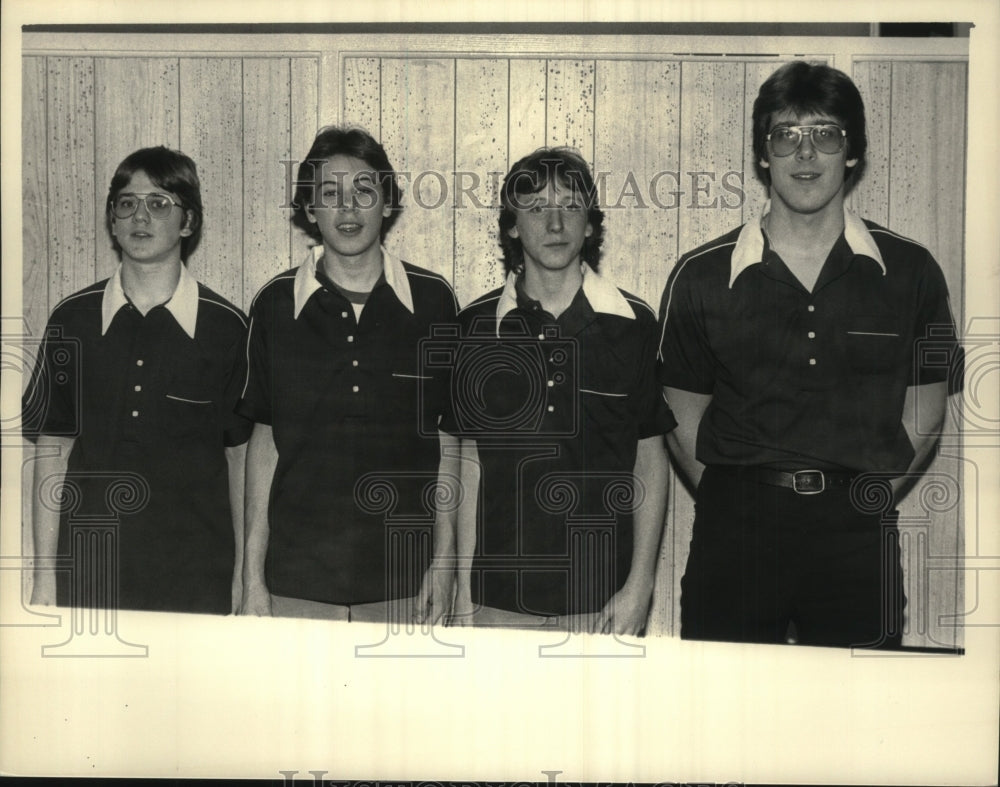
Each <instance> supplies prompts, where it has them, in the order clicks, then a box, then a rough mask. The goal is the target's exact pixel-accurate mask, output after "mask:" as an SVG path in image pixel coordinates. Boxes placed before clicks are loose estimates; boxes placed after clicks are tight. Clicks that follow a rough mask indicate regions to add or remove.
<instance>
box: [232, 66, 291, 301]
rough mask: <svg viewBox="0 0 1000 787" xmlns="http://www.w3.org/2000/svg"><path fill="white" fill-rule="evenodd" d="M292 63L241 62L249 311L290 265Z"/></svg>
mask: <svg viewBox="0 0 1000 787" xmlns="http://www.w3.org/2000/svg"><path fill="white" fill-rule="evenodd" d="M290 83H291V64H290V62H289V60H288V59H287V58H247V59H246V60H244V61H243V107H244V110H243V170H244V173H245V182H244V187H243V200H244V201H243V205H244V207H243V213H244V216H245V221H244V224H243V271H242V287H241V291H240V297H239V299H238V300H237V301H236V304H237V305H239V306H241V307H242V308H244V309H246V308H248V307H249V305H250V300H251V299H252V298H253V296H254V293H255V292H257V290H258V289H259V288H260V286H261V284H262V283H263V282H264V281H266V280H267V278H269V277H268V275H267V274H268V272H269V271H273V270H275V269H277V270H281V269H283V268H287V267H288V264H289V259H288V255H289V247H288V239H289V235H288V219H287V217H286V214H285V211H284V209H283V203H284V200H285V193H286V192H285V188H286V180H285V177H286V170H285V164H283V163H282V162H286V161H289V160H290V159H291V158H292V151H291V113H292V110H291V86H290Z"/></svg>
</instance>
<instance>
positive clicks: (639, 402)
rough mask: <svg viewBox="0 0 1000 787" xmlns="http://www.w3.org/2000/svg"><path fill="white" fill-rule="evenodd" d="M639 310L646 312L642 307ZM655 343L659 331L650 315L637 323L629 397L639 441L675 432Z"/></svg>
mask: <svg viewBox="0 0 1000 787" xmlns="http://www.w3.org/2000/svg"><path fill="white" fill-rule="evenodd" d="M643 308H646V307H645V304H643ZM658 340H659V331H658V329H657V325H656V321H655V320H654V319H653V317H652V314H651V312H650V316H649V318H648V319H642V320H641V322H640V347H639V353H640V355H639V370H638V374H637V375H636V389H635V393H634V394H633V396H632V397H631V401H632V406H633V411H634V413H635V417H636V421H637V424H638V430H639V439H640V440H642V439H644V438H647V437H655V436H656V435H661V434H666V433H667V432H671V431H673V430H674V429H676V428H677V419H675V418H674V414H673V412H672V411H671V409H670V406H669V405H668V404H667V400H666V398H665V397H664V396H663V387H662V384H661V382H660V369H659V362H658V360H657V357H656V356H657V353H656V350H657V342H658Z"/></svg>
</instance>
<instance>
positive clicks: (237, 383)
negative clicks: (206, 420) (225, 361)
mask: <svg viewBox="0 0 1000 787" xmlns="http://www.w3.org/2000/svg"><path fill="white" fill-rule="evenodd" d="M246 348H247V344H246V332H245V331H244V332H243V333H242V334H241V336H240V338H239V340H238V341H237V342H235V343H234V344H233V345H232V347H231V348H230V351H229V358H230V361H231V362H230V366H229V373H228V376H227V378H226V388H225V392H224V405H223V407H224V410H223V418H222V429H223V443H224V444H225V446H226V447H227V448H228V447H232V446H237V445H243V443H245V442H246V441H247V440H249V439H250V433H251V432H252V431H253V421H251V420H250V419H249V418H247V417H246V416H243V415H240V414H239V413H238V412H237V410H236V408H237V405H238V404H239V401H240V396H241V394H242V393H243V385H244V383H245V382H246V376H247V375H246V371H247V362H246V357H247V356H246Z"/></svg>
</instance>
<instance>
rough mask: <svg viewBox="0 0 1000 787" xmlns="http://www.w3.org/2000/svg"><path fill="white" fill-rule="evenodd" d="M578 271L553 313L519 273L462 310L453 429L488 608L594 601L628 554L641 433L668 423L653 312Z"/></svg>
mask: <svg viewBox="0 0 1000 787" xmlns="http://www.w3.org/2000/svg"><path fill="white" fill-rule="evenodd" d="M582 269H583V271H584V280H583V286H582V287H581V288H580V290H579V291H578V292H577V294H576V297H575V299H574V300H573V302H572V303H571V304H570V306H569V307H568V308H567V309H566V311H565V312H563V313H562V314H561V315H559V317H558V318H553V316H552V315H551V314H549V313H548V312H546V311H544V310H543V309H542V307H541V305H540V304H539V303H538V302H536V301H532V300H530V299H529V298H528V297H527V296H526V295H525V294H524V292H523V291H521V288H520V286H519V285H518V280H517V277H515V276H514V275H511V276H510V277H509V278H508V280H507V284H506V286H505V287H503V288H501V289H498V290H495V291H494V292H491V293H489V294H487V295H484V296H483V297H481V298H479V299H478V300H476V301H474V302H473V303H472V304H470V305H469V306H468V307H467V308H465V309H464V310H463V311H462V312H461V314H460V315H459V321H460V325H461V340H460V342H459V345H458V351H457V353H456V356H455V363H454V371H453V385H452V412H451V413H450V415H449V419H448V427H449V431H451V432H454V433H455V434H458V435H461V436H463V437H465V438H472V439H475V440H476V443H477V447H478V451H479V459H480V462H481V465H482V471H481V480H480V491H479V494H480V498H479V500H480V512H481V519H480V521H479V522H478V526H477V539H476V556H475V559H474V563H473V574H472V584H473V600H474V601H476V602H478V603H482V604H485V605H487V606H491V607H499V608H502V609H508V610H512V611H516V612H523V613H530V614H539V615H559V614H573V613H580V612H595V611H598V610H600V609H601V607H603V605H604V604H605V603H606V602H607V601H608V600H609V599H610V597H611V596H612V595H613V594H614V593H615V592H616V591H617V590H618V589H619V588H620V587H621V585H622V584H623V583H624V582H625V580H626V579H627V577H628V571H629V567H630V565H631V558H632V510H633V508H634V505H635V502H636V501H635V499H634V497H633V479H634V473H633V471H634V466H635V459H636V453H637V445H638V441H639V440H641V439H644V438H647V437H653V436H656V435H662V434H664V433H666V432H669V431H670V430H671V429H673V428H674V427H675V426H676V422H675V421H674V418H673V415H672V413H671V412H670V409H669V408H668V407H667V406H666V403H665V401H664V399H663V396H662V392H661V389H660V385H659V382H658V378H657V373H656V342H657V330H656V319H655V315H654V313H653V311H652V310H651V309H650V308H649V307H648V306H647V305H646V304H645V303H643V302H642V301H641V300H639V299H638V298H635V297H634V296H632V295H629V294H627V293H624V292H623V291H621V290H619V289H617V288H616V287H614V286H613V285H612V284H610V283H609V282H608V281H607V280H605V279H603V278H602V277H601V276H599V275H598V274H597V273H595V272H593V271H592V270H591V269H590V267H589V266H588V265H585V264H584V265H583V266H582Z"/></svg>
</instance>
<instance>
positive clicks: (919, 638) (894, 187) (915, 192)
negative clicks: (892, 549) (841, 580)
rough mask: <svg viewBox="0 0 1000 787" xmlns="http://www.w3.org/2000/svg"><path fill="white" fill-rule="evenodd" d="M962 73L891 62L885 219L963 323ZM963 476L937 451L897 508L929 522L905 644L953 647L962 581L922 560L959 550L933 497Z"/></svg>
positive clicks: (916, 539) (914, 535) (914, 559)
mask: <svg viewBox="0 0 1000 787" xmlns="http://www.w3.org/2000/svg"><path fill="white" fill-rule="evenodd" d="M966 78H967V70H966V65H965V64H964V63H927V62H895V63H893V64H892V82H891V112H892V117H891V133H892V140H891V143H892V144H891V148H890V151H889V155H890V156H891V164H890V166H891V173H892V179H891V181H890V183H889V189H888V191H889V218H890V221H891V223H892V229H893V230H895V231H897V232H899V233H901V234H903V235H907V236H909V237H912V238H914V239H915V240H917V241H918V242H920V243H923V244H925V245H926V246H927V247H928V248H929V249H930V251H931V253H932V254H934V256H935V258H936V259H937V260H938V262H939V263H940V265H941V268H942V270H943V271H944V274H945V279H946V281H947V283H948V288H949V291H950V292H951V293H952V294H953V298H952V308H953V311H954V312H955V318H956V320H957V321H958V324H959V326H960V327H961V325H962V319H963V316H962V309H961V300H962V299H961V295H960V293H961V292H962V290H961V287H962V268H963V264H964V259H963V258H964V243H963V238H964V216H965V205H964V199H963V195H964V192H965V139H966V127H965V121H966ZM946 141H950V143H951V144H949V142H946ZM960 481H961V473H960V463H959V461H958V459H956V458H953V457H949V456H937V457H936V458H935V459H934V461H933V462H932V463H931V465H930V467H929V468H928V470H927V473H926V474H925V476H924V477H923V478H922V479H921V480H920V482H919V483H918V484H917V486H916V488H915V489H914V490H913V491H912V492H911V493H910V494H909V495H908V496H907V497H906V498H905V499H904V500H903V501H902V503H901V505H900V507H899V508H900V514H901V517H902V518H904V520H905V519H909V520H911V521H915V522H926V526H919V525H913V526H911V527H910V528H908V529H909V531H910V532H909V534H908V535H910V538H909V540H908V543H907V549H906V551H905V554H904V566H905V568H906V580H907V590H908V594H909V595H910V603H909V604H908V606H907V613H908V615H907V617H908V630H907V632H906V637H905V639H904V642H905V643H906V644H912V645H926V646H934V645H940V644H958V643H957V642H954V639H955V637H956V636H957V634H958V630H957V629H955V628H953V627H951V626H949V625H945V626H942V625H941V623H940V617H941V616H942V615H948V614H954V612H955V611H956V610H957V609H958V608H959V603H960V600H961V598H962V595H961V593H960V585H959V583H956V582H954V577H951V576H949V575H948V574H947V573H942V572H937V571H928V570H926V565H927V559H928V557H930V556H946V557H947V556H953V555H958V554H962V553H961V552H960V551H958V550H959V548H960V547H961V545H962V532H961V530H962V528H961V521H960V517H959V516H958V507H957V506H955V507H954V509H946V510H942V507H941V506H940V505H938V504H936V502H935V497H934V495H935V491H936V490H938V489H940V488H942V485H945V486H948V487H950V486H951V484H952V483H954V484H955V485H956V488H960V487H957V485H958V484H959V483H960ZM955 495H956V496H957V492H956V493H955ZM949 640H952V642H949ZM942 641H944V642H942Z"/></svg>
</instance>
